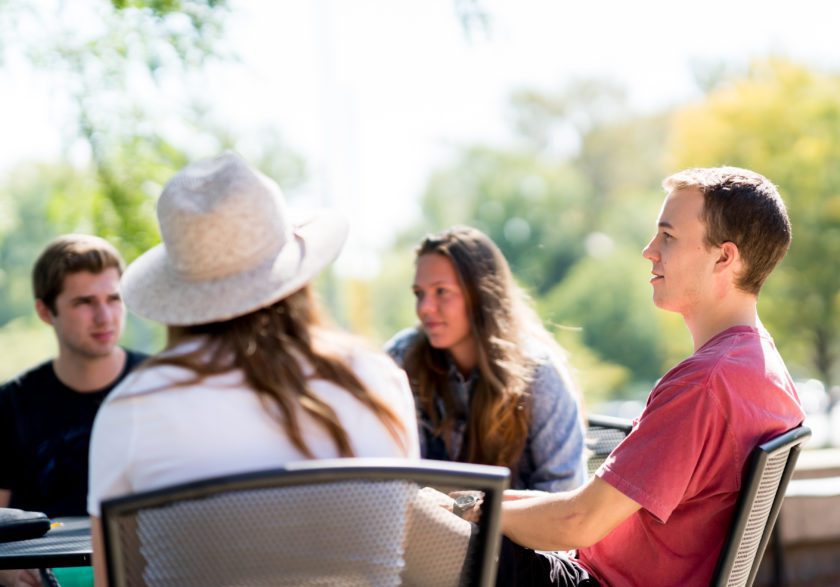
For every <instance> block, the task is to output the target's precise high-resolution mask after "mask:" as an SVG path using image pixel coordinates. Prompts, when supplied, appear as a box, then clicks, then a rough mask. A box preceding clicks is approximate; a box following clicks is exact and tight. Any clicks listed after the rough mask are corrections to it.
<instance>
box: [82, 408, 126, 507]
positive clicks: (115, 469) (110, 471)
mask: <svg viewBox="0 0 840 587" xmlns="http://www.w3.org/2000/svg"><path fill="white" fill-rule="evenodd" d="M132 403H133V400H132V399H130V398H123V399H119V400H117V401H107V402H106V403H105V404H104V405H103V406H102V408H100V410H99V413H98V414H97V416H96V420H95V422H94V424H93V433H92V436H91V443H90V472H89V482H88V498H87V507H88V513H89V514H90V515H91V516H99V515H100V504H101V502H102V501H103V500H105V499H108V498H111V497H117V496H120V495H126V494H128V493H131V491H132V487H131V483H130V482H129V476H128V467H129V465H130V463H131V462H133V458H132V450H131V447H132V442H133V436H134V421H133V417H132Z"/></svg>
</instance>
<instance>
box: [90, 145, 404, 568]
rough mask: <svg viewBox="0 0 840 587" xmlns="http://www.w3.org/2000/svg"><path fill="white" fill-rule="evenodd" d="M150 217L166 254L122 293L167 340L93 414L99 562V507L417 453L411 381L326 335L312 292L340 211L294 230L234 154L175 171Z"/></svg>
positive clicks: (334, 240) (154, 255) (149, 257)
mask: <svg viewBox="0 0 840 587" xmlns="http://www.w3.org/2000/svg"><path fill="white" fill-rule="evenodd" d="M157 210H158V220H159V223H160V230H161V235H162V239H163V244H161V245H158V246H157V247H154V248H153V249H151V250H149V251H147V252H146V253H145V254H144V255H142V256H141V257H140V258H138V259H137V260H136V261H135V262H134V263H132V264H131V265H130V266H129V267H128V269H127V270H126V272H125V275H124V276H123V281H122V293H123V297H124V298H125V302H126V305H127V306H128V307H129V309H131V310H132V311H134V312H135V313H137V314H139V315H141V316H144V317H146V318H149V319H151V320H156V321H158V322H162V323H163V324H166V325H167V327H168V343H167V348H166V350H165V351H164V352H162V353H160V354H158V355H156V356H154V357H152V358H151V359H150V360H149V361H148V362H147V363H146V364H145V365H144V366H142V367H141V368H140V369H139V370H137V371H135V373H134V374H133V375H132V376H131V377H129V378H127V379H126V380H125V381H124V382H123V384H121V385H120V386H119V387H118V388H116V389H115V390H114V391H113V392H112V393H111V395H110V396H109V397H108V399H107V400H106V402H105V403H104V404H103V406H102V408H101V410H100V412H99V414H98V416H97V420H96V423H95V426H94V431H93V438H92V441H91V474H90V490H89V491H90V493H89V498H88V509H89V512H90V513H91V515H92V516H94V520H93V527H94V550H95V556H96V557H97V559H98V562H99V563H101V562H102V561H103V560H104V559H103V558H102V551H101V548H97V546H100V545H101V543H99V535H98V530H99V529H98V516H99V513H100V512H99V505H100V502H101V500H103V499H106V498H111V497H115V496H119V495H123V494H128V493H133V492H137V491H144V490H149V489H154V488H158V487H163V486H167V485H173V484H177V483H181V482H186V481H191V480H196V479H201V478H209V477H214V476H219V475H226V474H233V473H239V472H247V471H255V470H260V469H269V468H274V467H279V466H282V465H283V464H285V463H287V462H289V461H295V460H303V459H313V458H334V457H350V456H360V457H409V458H413V457H417V456H418V454H419V449H418V441H417V433H416V424H415V414H414V404H413V400H412V396H411V392H410V390H409V387H408V383H407V381H406V378H405V376H404V374H403V373H402V372H401V371H399V370H398V369H397V368H396V366H394V365H393V363H392V362H391V361H390V359H388V358H387V357H386V356H385V355H382V354H380V353H378V352H376V351H372V350H367V348H366V346H365V345H364V344H361V345H360V344H359V342H358V341H356V340H353V339H350V338H349V337H348V336H347V335H344V334H341V333H339V332H337V331H336V330H334V329H331V328H329V327H327V326H326V325H325V324H324V323H323V321H322V320H321V318H320V316H319V311H318V308H317V305H316V303H315V300H314V298H313V294H312V291H311V287H310V286H309V282H310V281H311V280H312V279H313V278H314V277H315V276H316V275H317V274H318V273H319V272H320V271H321V270H322V269H324V268H325V267H326V266H327V265H329V264H330V263H331V262H332V261H333V260H334V259H335V258H336V256H337V255H338V253H339V251H340V250H341V247H342V246H343V244H344V241H345V238H346V235H347V225H346V222H345V221H344V220H343V219H342V218H341V217H340V216H338V215H336V214H334V213H330V212H322V213H318V214H312V215H310V216H309V217H308V218H306V219H305V220H302V221H297V222H296V221H294V220H292V219H291V218H290V214H289V213H288V211H287V210H286V207H285V203H284V200H283V196H282V194H281V192H280V190H279V188H278V187H277V185H276V184H275V183H274V182H273V181H271V180H270V179H268V178H267V177H265V176H263V175H262V174H260V173H259V172H257V171H255V170H253V169H252V168H250V167H249V166H248V165H247V164H246V163H245V161H244V160H243V159H242V158H241V157H239V156H238V155H236V154H234V153H225V154H223V155H220V156H219V157H216V158H215V159H211V160H206V161H201V162H198V163H194V164H192V165H189V166H187V167H186V168H184V169H182V170H181V171H180V172H178V173H177V174H176V175H175V176H174V177H173V178H172V179H171V180H170V181H169V182H168V183H167V184H166V186H165V188H164V190H163V193H162V195H161V197H160V200H159V202H158V206H157ZM96 566H97V567H98V571H99V569H101V568H102V565H101V564H99V565H96ZM100 574H102V575H103V576H102V577H99V576H97V583H99V582H100V580H101V579H103V578H104V573H100V572H97V575H100ZM103 583H104V581H103Z"/></svg>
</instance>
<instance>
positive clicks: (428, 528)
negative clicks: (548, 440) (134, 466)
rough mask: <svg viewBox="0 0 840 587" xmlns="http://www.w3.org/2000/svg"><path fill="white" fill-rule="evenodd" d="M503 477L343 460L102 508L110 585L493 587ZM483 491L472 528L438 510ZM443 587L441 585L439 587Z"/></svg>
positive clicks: (461, 468)
mask: <svg viewBox="0 0 840 587" xmlns="http://www.w3.org/2000/svg"><path fill="white" fill-rule="evenodd" d="M508 476H509V471H508V469H506V468H502V467H488V466H482V465H467V464H461V463H444V462H437V461H405V460H395V459H336V460H324V461H306V462H300V463H294V464H290V465H288V466H287V467H285V468H283V469H278V470H271V471H262V472H256V473H247V474H241V475H233V476H228V477H220V478H215V479H209V480H205V481H198V482H193V483H187V484H183V485H178V486H175V487H169V488H164V489H160V490H156V491H150V492H146V493H142V494H135V495H131V496H126V497H122V498H116V499H112V500H107V501H104V502H103V503H102V529H103V541H104V543H105V558H106V561H107V569H108V577H109V582H110V585H112V586H113V587H121V586H129V585H130V586H134V585H143V586H145V585H149V586H153V585H179V586H184V587H187V586H190V585H196V586H198V585H231V586H232V585H236V586H244V585H383V586H387V585H412V584H433V583H434V584H440V585H453V586H455V585H482V586H484V585H487V586H489V585H492V584H493V582H494V580H495V575H496V559H497V554H498V548H499V536H500V535H499V513H500V510H501V498H502V492H503V491H504V490H505V489H506V488H507V485H508ZM426 487H431V488H434V489H437V490H439V491H442V492H443V493H448V492H450V491H457V490H469V491H481V492H483V494H484V500H483V503H482V505H481V516H480V519H479V521H478V522H477V523H475V524H471V523H469V522H466V521H465V520H462V519H461V518H459V517H457V516H455V515H453V514H451V513H450V512H448V511H446V510H444V509H443V508H441V507H440V506H439V505H438V503H439V502H438V501H436V500H437V499H438V498H442V499H444V500H446V498H445V497H444V496H441V494H440V493H437V492H435V491H430V490H428V489H423V490H422V491H421V488H426ZM429 581H431V582H429Z"/></svg>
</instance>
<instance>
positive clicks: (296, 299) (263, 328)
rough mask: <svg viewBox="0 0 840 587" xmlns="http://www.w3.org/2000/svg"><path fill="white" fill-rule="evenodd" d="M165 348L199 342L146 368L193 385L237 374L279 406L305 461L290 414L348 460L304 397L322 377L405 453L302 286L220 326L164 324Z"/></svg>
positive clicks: (337, 429)
mask: <svg viewBox="0 0 840 587" xmlns="http://www.w3.org/2000/svg"><path fill="white" fill-rule="evenodd" d="M168 335H169V344H168V346H169V347H170V348H171V347H173V346H175V345H177V344H178V343H180V342H182V341H184V340H187V339H192V338H198V339H199V340H202V341H203V342H202V343H201V345H200V346H199V348H197V349H195V350H193V351H191V352H188V353H185V354H175V355H173V354H167V353H164V354H162V355H158V356H156V357H154V358H152V359H151V360H150V361H148V363H147V365H175V366H178V367H183V368H186V369H189V370H191V371H193V372H194V373H195V375H196V377H195V379H193V380H191V381H188V382H186V384H194V383H196V382H199V381H201V380H202V379H204V378H205V377H208V376H212V375H218V374H221V373H225V372H228V371H230V370H232V369H240V370H241V371H242V372H243V374H244V376H245V381H246V382H247V384H248V386H249V387H251V388H252V389H254V391H256V392H257V393H258V394H259V395H260V397H261V399H262V400H263V402H264V403H265V404H266V407H267V408H269V406H271V405H272V404H274V405H276V406H277V407H278V408H279V418H280V420H281V425H282V426H283V428H284V430H285V431H286V433H287V434H288V435H289V439H290V440H291V442H292V444H294V446H295V448H297V449H298V450H299V451H300V452H301V453H303V454H305V455H306V456H307V457H309V458H314V455H313V453H312V451H311V450H310V449H309V446H308V445H307V442H306V439H305V438H304V437H303V434H302V432H301V426H300V418H299V412H298V409H302V410H303V411H304V412H305V413H306V414H308V415H309V416H311V417H312V418H314V420H315V421H316V422H318V423H319V424H321V425H322V426H324V428H326V429H327V431H328V432H329V434H330V436H331V437H332V439H333V441H334V442H335V445H336V448H337V449H338V453H339V455H341V456H342V457H351V456H354V454H353V448H352V447H351V445H350V439H349V437H348V435H347V431H346V430H344V428H343V427H342V425H341V422H340V420H339V419H338V416H337V415H336V413H335V410H333V408H332V407H330V405H329V404H328V403H326V402H325V401H323V400H322V399H321V398H319V397H318V396H317V395H316V394H314V393H312V390H311V389H310V387H309V381H311V380H313V379H323V380H326V381H330V382H332V383H335V384H336V385H338V386H339V387H341V388H343V389H345V390H346V391H347V392H348V393H350V394H351V395H353V397H355V398H356V399H357V400H359V402H361V403H362V404H363V405H364V406H366V407H367V408H369V409H370V410H371V411H372V412H373V413H374V414H376V416H377V417H378V418H379V419H380V420H381V421H382V423H383V424H384V425H385V427H386V428H387V429H388V431H389V432H390V434H391V436H392V437H393V438H394V439H395V440H396V441H397V443H398V444H400V445H401V446H402V447H403V448H404V449H406V448H407V442H406V436H405V432H406V430H405V426H404V425H403V424H402V422H401V421H400V419H399V418H398V417H397V414H396V413H395V412H394V410H393V409H392V408H391V407H390V406H388V404H386V403H385V402H384V401H383V400H382V399H381V398H379V397H378V396H377V395H375V394H374V393H371V392H370V390H368V389H367V387H366V386H365V384H364V383H363V382H362V381H361V380H360V379H359V378H358V377H357V376H356V374H355V373H354V372H353V370H352V368H351V367H350V365H349V364H348V359H347V356H348V349H350V348H352V347H351V344H358V341H352V342H351V340H350V337H349V336H348V335H345V334H343V333H340V332H338V331H336V330H333V329H328V328H327V327H326V326H325V324H324V319H323V317H322V315H321V312H320V311H319V308H318V304H317V303H316V300H315V298H314V295H313V293H312V290H311V288H310V287H309V286H306V287H304V288H303V289H301V290H298V291H297V292H295V293H293V294H292V295H290V296H288V297H287V298H284V299H282V300H280V301H278V302H275V303H274V304H272V305H270V306H267V307H265V308H261V309H259V310H256V311H254V312H251V313H250V314H246V315H244V316H240V317H237V318H233V319H231V320H227V321H224V322H213V323H210V324H200V325H196V326H178V327H176V326H170V327H169V328H168Z"/></svg>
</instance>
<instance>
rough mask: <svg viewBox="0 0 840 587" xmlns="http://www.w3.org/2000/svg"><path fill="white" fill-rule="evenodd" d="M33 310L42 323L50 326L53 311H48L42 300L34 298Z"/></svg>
mask: <svg viewBox="0 0 840 587" xmlns="http://www.w3.org/2000/svg"><path fill="white" fill-rule="evenodd" d="M35 311H36V312H37V313H38V318H40V319H41V321H42V322H43V323H44V324H48V325H49V326H52V324H53V319H54V316H53V313H52V312H51V311H50V309H49V308H48V307H47V305H46V304H45V303H44V302H42V301H41V300H37V299H36V300H35Z"/></svg>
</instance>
